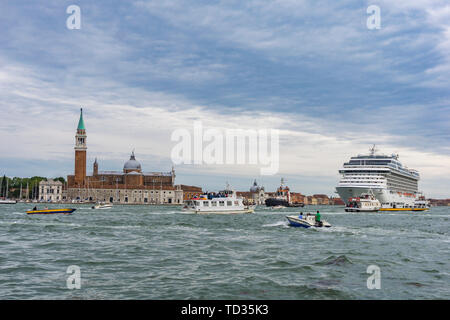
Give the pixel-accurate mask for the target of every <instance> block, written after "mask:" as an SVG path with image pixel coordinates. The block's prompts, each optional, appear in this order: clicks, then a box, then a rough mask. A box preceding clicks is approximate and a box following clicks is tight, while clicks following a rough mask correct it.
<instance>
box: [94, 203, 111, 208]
mask: <svg viewBox="0 0 450 320" xmlns="http://www.w3.org/2000/svg"><path fill="white" fill-rule="evenodd" d="M112 207H113V205H112V204H110V203H104V202H100V203H97V204H96V205H95V206H93V207H92V209H111V208H112Z"/></svg>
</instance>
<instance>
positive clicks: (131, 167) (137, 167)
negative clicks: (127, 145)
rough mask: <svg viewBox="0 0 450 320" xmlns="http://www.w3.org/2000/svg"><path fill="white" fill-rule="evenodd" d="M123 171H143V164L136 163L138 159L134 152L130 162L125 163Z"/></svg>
mask: <svg viewBox="0 0 450 320" xmlns="http://www.w3.org/2000/svg"><path fill="white" fill-rule="evenodd" d="M123 170H124V171H125V170H126V171H130V170H141V164H140V163H139V162H137V161H136V158H135V156H134V151H133V152H132V153H131V157H130V160H128V161H127V162H125V164H124V166H123Z"/></svg>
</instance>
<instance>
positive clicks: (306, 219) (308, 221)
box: [286, 213, 331, 228]
mask: <svg viewBox="0 0 450 320" xmlns="http://www.w3.org/2000/svg"><path fill="white" fill-rule="evenodd" d="M286 219H287V220H288V221H289V225H291V226H292V227H302V228H310V227H316V228H322V227H325V228H329V227H331V224H329V223H328V222H327V221H325V220H321V221H316V216H315V215H314V214H309V213H307V214H306V215H302V218H300V216H286Z"/></svg>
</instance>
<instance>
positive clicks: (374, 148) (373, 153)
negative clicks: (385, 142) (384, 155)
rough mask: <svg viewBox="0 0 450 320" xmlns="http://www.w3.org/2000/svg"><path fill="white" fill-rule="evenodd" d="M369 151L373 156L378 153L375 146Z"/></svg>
mask: <svg viewBox="0 0 450 320" xmlns="http://www.w3.org/2000/svg"><path fill="white" fill-rule="evenodd" d="M369 151H370V155H371V156H373V155H375V153H376V152H377V151H378V150H377V148H376V147H375V144H374V145H373V146H372V148H370V149H369Z"/></svg>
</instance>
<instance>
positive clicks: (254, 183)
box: [250, 180, 261, 192]
mask: <svg viewBox="0 0 450 320" xmlns="http://www.w3.org/2000/svg"><path fill="white" fill-rule="evenodd" d="M259 190H261V188H260V187H259V186H258V184H257V183H256V180H255V182H253V186H251V188H250V192H258V191H259Z"/></svg>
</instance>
